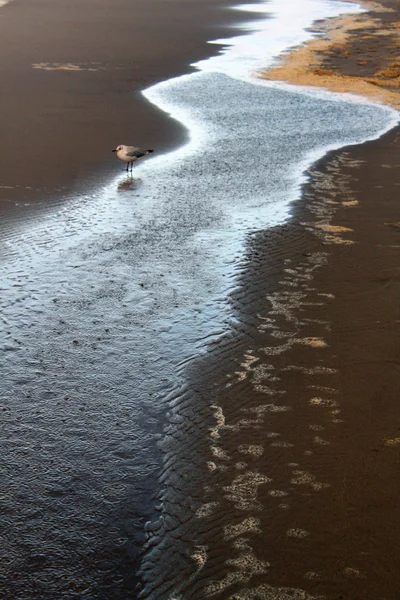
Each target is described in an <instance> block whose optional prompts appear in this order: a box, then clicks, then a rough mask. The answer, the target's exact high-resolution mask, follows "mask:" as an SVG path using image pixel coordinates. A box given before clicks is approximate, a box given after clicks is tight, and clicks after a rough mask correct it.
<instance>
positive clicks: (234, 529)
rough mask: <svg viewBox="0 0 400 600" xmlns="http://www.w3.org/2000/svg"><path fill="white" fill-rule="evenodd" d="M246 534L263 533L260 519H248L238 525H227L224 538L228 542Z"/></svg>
mask: <svg viewBox="0 0 400 600" xmlns="http://www.w3.org/2000/svg"><path fill="white" fill-rule="evenodd" d="M244 533H262V532H261V521H260V519H255V518H254V517H248V518H247V519H244V521H242V522H241V523H239V524H238V525H226V526H225V527H224V537H225V539H226V540H230V539H232V538H235V537H237V536H239V535H243V534H244Z"/></svg>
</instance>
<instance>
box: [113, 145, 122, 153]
mask: <svg viewBox="0 0 400 600" xmlns="http://www.w3.org/2000/svg"><path fill="white" fill-rule="evenodd" d="M124 147H125V146H117V147H116V148H114V150H113V152H119V151H120V150H123V149H124Z"/></svg>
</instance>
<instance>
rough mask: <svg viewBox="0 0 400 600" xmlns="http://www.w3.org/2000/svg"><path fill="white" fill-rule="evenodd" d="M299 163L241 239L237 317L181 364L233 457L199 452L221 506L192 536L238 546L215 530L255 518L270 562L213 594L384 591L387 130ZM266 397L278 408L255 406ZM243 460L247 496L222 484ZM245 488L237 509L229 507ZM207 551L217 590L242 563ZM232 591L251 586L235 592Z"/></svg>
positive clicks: (395, 171)
mask: <svg viewBox="0 0 400 600" xmlns="http://www.w3.org/2000/svg"><path fill="white" fill-rule="evenodd" d="M310 175H311V179H310V183H309V184H307V185H306V186H305V187H304V190H303V198H304V200H305V202H303V203H299V204H298V205H297V206H296V207H295V208H294V209H293V218H292V220H291V221H290V222H289V223H287V224H286V225H283V226H281V227H276V228H273V229H271V230H269V231H266V232H257V233H255V234H254V235H251V236H249V238H248V244H247V246H248V250H247V264H246V266H245V267H244V270H243V274H242V276H241V278H240V285H239V288H238V290H237V291H236V292H235V293H234V294H233V295H232V305H233V307H234V309H235V316H236V318H237V322H238V326H237V327H236V328H235V329H234V330H232V332H231V335H230V336H228V337H227V338H225V340H224V341H223V342H222V343H221V344H219V346H218V348H217V349H216V350H215V351H213V352H212V354H211V355H210V356H209V357H208V358H207V359H205V360H203V361H200V362H199V363H198V365H197V367H194V368H193V371H192V378H191V385H192V389H193V390H194V393H195V394H196V395H197V396H198V397H199V398H207V397H211V398H212V399H213V404H214V406H218V407H220V408H221V410H222V413H221V414H223V415H224V417H225V426H222V427H220V428H219V429H218V433H219V435H220V437H219V438H218V439H216V440H215V442H214V443H215V444H216V445H217V446H218V447H219V448H221V449H222V450H224V451H225V452H226V455H227V456H229V457H230V460H229V462H227V461H226V460H224V459H222V460H218V459H216V458H215V454H214V453H212V452H209V455H208V457H207V460H209V461H214V462H215V464H216V469H217V470H216V474H215V475H213V478H214V485H213V489H212V491H209V493H208V496H207V502H210V503H213V502H218V503H219V508H218V511H217V515H216V518H215V516H213V515H211V516H210V517H209V518H208V519H205V520H204V521H203V522H202V523H201V524H200V525H198V527H199V531H200V534H199V539H198V540H197V541H198V543H201V544H205V545H206V544H209V546H211V548H212V550H213V551H215V548H218V554H217V555H219V556H229V557H230V559H231V560H232V559H234V558H238V559H239V558H240V555H241V551H240V549H239V550H238V549H235V545H234V542H235V539H231V538H230V537H229V536H227V535H226V534H225V536H224V531H225V532H226V531H227V530H226V529H225V527H230V526H232V524H236V525H239V524H240V523H241V522H242V521H243V519H244V518H245V517H247V518H248V517H252V518H256V519H260V526H259V527H260V531H262V535H258V534H257V533H256V532H255V533H254V532H253V533H251V529H250V532H247V536H246V539H247V544H248V546H247V548H249V547H251V549H252V552H253V551H254V555H253V554H252V552H250V554H249V556H250V558H251V556H254V557H256V559H257V560H260V561H263V562H265V561H268V562H269V563H270V567H269V568H268V569H266V572H265V573H263V574H258V575H257V574H256V573H255V574H254V575H253V577H252V578H251V583H249V584H246V585H243V584H236V585H230V586H227V587H225V588H224V587H223V586H221V587H220V589H221V595H217V597H218V598H219V597H221V598H240V599H241V598H255V599H258V598H260V599H262V598H277V599H279V598H281V596H280V595H279V593H278V592H277V591H275V592H271V596H269V595H267V592H268V587H267V586H268V585H272V586H278V587H290V588H296V589H303V590H306V591H307V592H308V593H310V594H312V595H313V596H314V595H315V596H318V595H319V594H322V595H323V597H325V598H328V599H329V600H378V599H380V600H397V599H398V598H399V597H400V569H399V566H400V565H399V556H398V547H399V543H400V533H399V528H398V521H399V500H400V482H399V478H398V470H399V448H400V406H399V402H398V396H399V391H400V369H399V323H400V320H399V317H400V315H399V294H400V277H399V259H398V257H399V251H400V222H399V202H398V198H399V187H400V130H399V129H395V130H393V131H392V132H390V133H388V134H386V135H385V136H384V137H383V138H382V139H381V140H379V141H376V142H370V143H366V144H364V145H360V146H356V147H350V148H344V149H343V150H341V151H338V152H334V153H331V154H329V155H328V156H327V157H326V158H325V159H323V160H321V161H320V162H319V163H318V164H317V165H315V166H314V168H313V169H312V170H311V172H310ZM199 382H202V384H201V385H200V383H199ZM227 383H228V385H227ZM197 402H198V403H200V400H198V401H197ZM268 402H270V403H271V406H273V405H275V406H277V407H283V411H284V412H279V408H278V410H277V411H276V412H275V410H274V409H273V408H272V409H271V410H265V409H261V412H259V413H257V411H258V410H259V408H260V407H262V406H264V407H265V404H266V403H268ZM257 414H258V415H259V416H258V417H257ZM256 418H258V421H255V420H254V419H256ZM243 419H251V420H252V421H250V422H249V424H248V425H246V424H245V423H244V421H243ZM246 444H247V445H248V453H247V454H246V452H244V450H243V445H246ZM189 446H190V443H189ZM189 446H188V451H189ZM252 446H253V447H255V449H256V452H254V453H253V455H252V454H251V447H252ZM240 448H241V449H240ZM257 448H259V449H261V448H262V449H263V450H262V451H263V454H262V455H261V456H260V455H259V454H257ZM221 456H222V453H221ZM240 461H245V463H246V464H247V467H246V472H248V469H250V470H251V471H252V472H253V473H260V474H261V475H262V476H267V477H269V478H271V480H272V481H271V482H270V483H265V484H261V485H260V486H259V487H258V489H257V491H256V492H255V495H254V501H255V504H254V506H253V504H252V503H253V500H252V498H253V492H254V490H253V492H252V491H251V486H250V488H249V489H247V491H245V490H244V489H243V490H241V491H240V490H239V489H237V490H236V491H235V492H229V493H227V490H229V489H231V490H232V489H233V488H232V484H233V481H234V480H235V478H236V477H237V476H238V473H239V474H240V471H238V470H237V469H238V467H237V465H238V464H240ZM221 465H222V468H223V470H222V471H219V469H220V468H221ZM221 490H223V492H222V493H221ZM274 490H278V493H276V492H275V491H274ZM281 492H284V494H282V495H281ZM243 501H245V502H247V503H250V509H249V508H247V509H244V510H240V509H239V510H238V507H240V505H241V502H243ZM257 502H260V506H262V507H263V509H262V510H259V508H257V506H256V505H257ZM251 506H253V508H251ZM210 531H211V532H212V534H211V537H210ZM245 533H246V532H245ZM210 541H211V542H212V543H211V544H210ZM246 552H247V550H246ZM215 560H217V558H216V557H215V555H214V556H211V559H210V561H209V565H206V566H205V567H204V568H203V571H202V585H204V581H205V580H206V581H207V577H209V580H208V582H209V581H210V580H211V581H212V580H216V581H217V582H219V583H218V584H217V588H216V589H218V586H219V585H220V583H221V580H223V579H224V576H228V578H229V573H231V574H232V573H233V572H236V573H237V572H238V571H239V572H240V571H241V569H240V567H239V568H238V567H236V568H235V567H232V566H229V565H228V564H227V563H225V564H223V565H220V567H219V571H218V573H216V571H215ZM239 564H240V561H239V562H238V565H239ZM251 571H252V568H251V567H250V568H249V567H247V569H246V568H244V571H243V573H244V576H246V573H247V574H248V573H249V572H251ZM253 572H254V569H253ZM244 588H246V589H251V590H256V589H258V592H257V593H255V594H254V592H252V593H253V594H254V595H248V596H247V595H243V596H242V595H241V590H243V589H244ZM200 589H202V590H203V593H204V587H203V588H200ZM206 590H207V587H206ZM235 593H236V594H237V595H235ZM249 594H250V592H249ZM194 597H196V598H200V597H203V596H202V593H201V592H200V593H197V594H196V595H195V596H194ZM282 597H284V598H285V599H286V597H287V596H282ZM290 597H291V596H290ZM295 597H296V598H298V597H299V598H300V597H301V598H303V596H295ZM318 597H319V596H318Z"/></svg>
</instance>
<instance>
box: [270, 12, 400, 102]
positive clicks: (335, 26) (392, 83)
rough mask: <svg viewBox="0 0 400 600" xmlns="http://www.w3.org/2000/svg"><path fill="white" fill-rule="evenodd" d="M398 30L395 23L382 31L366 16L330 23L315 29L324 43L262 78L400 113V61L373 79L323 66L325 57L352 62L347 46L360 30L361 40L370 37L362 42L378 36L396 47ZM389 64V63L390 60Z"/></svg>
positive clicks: (314, 43)
mask: <svg viewBox="0 0 400 600" xmlns="http://www.w3.org/2000/svg"><path fill="white" fill-rule="evenodd" d="M362 4H363V5H364V6H365V7H366V8H367V9H368V10H375V11H377V12H380V13H383V12H390V9H385V8H383V7H382V6H381V5H379V4H377V3H370V2H362ZM399 28H400V23H396V22H394V23H392V24H391V25H390V29H383V27H382V25H381V23H380V21H379V20H378V19H372V18H371V17H369V16H368V15H366V14H362V15H353V16H345V17H338V18H336V19H329V20H327V21H325V22H324V23H323V24H322V25H319V26H318V28H315V29H314V30H315V31H317V32H318V33H320V34H322V36H323V37H322V39H321V38H319V39H317V40H315V39H314V40H312V41H310V42H309V43H308V44H306V45H305V46H302V47H299V48H297V49H296V50H294V51H293V52H291V53H290V54H288V55H286V57H285V59H284V63H283V64H281V65H280V66H278V67H277V68H275V69H272V70H270V71H268V72H264V73H262V75H261V77H262V78H263V79H268V80H272V81H285V82H288V83H291V84H294V85H300V86H308V87H309V86H311V87H319V88H323V89H327V90H330V91H333V92H340V93H351V94H357V95H359V96H365V97H367V98H369V99H371V100H372V101H375V102H379V103H383V104H388V105H391V106H392V107H394V108H396V109H400V95H399V94H398V93H397V91H398V90H400V63H399V62H398V60H397V57H394V58H392V62H391V64H388V66H387V68H385V69H381V70H380V71H378V72H377V73H375V74H374V76H373V77H363V76H361V75H360V76H350V75H341V74H340V73H338V72H336V71H334V70H332V69H327V68H323V67H322V66H320V65H321V64H322V61H323V59H324V57H326V56H330V55H334V54H336V55H337V54H341V55H342V56H343V57H344V58H350V57H351V56H352V55H351V52H350V47H349V46H348V43H349V39H350V36H351V34H353V33H354V32H355V31H357V30H359V34H358V35H359V36H362V32H363V31H364V32H365V33H367V34H368V35H367V36H364V38H363V39H366V38H371V40H372V39H375V38H376V36H379V37H381V38H382V37H385V36H392V37H393V40H394V41H393V45H394V46H395V45H396V43H397V44H398V41H399V39H398V38H399ZM371 33H373V34H374V35H371ZM372 43H373V42H371V44H372ZM375 51H376V48H375V47H374V46H373V45H371V47H370V48H369V52H375ZM356 58H357V57H356ZM388 60H389V61H390V58H389V57H388ZM358 64H359V65H360V66H362V65H365V64H367V63H366V61H365V60H364V59H363V58H362V57H360V58H359V60H358ZM388 88H390V89H388Z"/></svg>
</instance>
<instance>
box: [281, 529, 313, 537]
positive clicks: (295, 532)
mask: <svg viewBox="0 0 400 600" xmlns="http://www.w3.org/2000/svg"><path fill="white" fill-rule="evenodd" d="M286 535H287V536H288V537H292V538H305V537H307V536H308V535H310V534H309V532H308V531H306V530H305V529H299V528H295V529H288V530H287V532H286Z"/></svg>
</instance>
